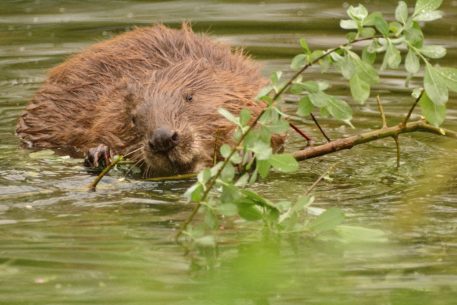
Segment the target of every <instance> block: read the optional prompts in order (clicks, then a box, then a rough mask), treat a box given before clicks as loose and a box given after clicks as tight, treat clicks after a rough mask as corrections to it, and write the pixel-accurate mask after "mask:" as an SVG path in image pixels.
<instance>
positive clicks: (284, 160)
mask: <svg viewBox="0 0 457 305" xmlns="http://www.w3.org/2000/svg"><path fill="white" fill-rule="evenodd" d="M268 162H270V164H271V166H273V167H274V168H275V169H277V170H279V171H281V172H285V173H291V172H295V171H297V170H298V162H297V160H295V158H294V157H293V156H292V155H290V154H274V155H272V156H271V157H270V159H268Z"/></svg>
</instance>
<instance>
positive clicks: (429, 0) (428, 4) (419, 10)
mask: <svg viewBox="0 0 457 305" xmlns="http://www.w3.org/2000/svg"><path fill="white" fill-rule="evenodd" d="M441 3H443V0H417V2H416V7H415V8H414V14H413V15H414V16H416V15H419V14H423V13H427V12H431V11H434V10H436V9H438V8H439V7H440V6H441Z"/></svg>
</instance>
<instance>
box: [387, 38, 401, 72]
mask: <svg viewBox="0 0 457 305" xmlns="http://www.w3.org/2000/svg"><path fill="white" fill-rule="evenodd" d="M384 60H385V63H386V64H387V66H389V67H390V68H392V69H396V68H398V67H399V66H400V63H401V53H400V51H399V50H398V49H397V48H396V47H395V46H394V44H393V43H392V42H391V41H390V40H389V42H388V46H387V51H386V55H385V57H384Z"/></svg>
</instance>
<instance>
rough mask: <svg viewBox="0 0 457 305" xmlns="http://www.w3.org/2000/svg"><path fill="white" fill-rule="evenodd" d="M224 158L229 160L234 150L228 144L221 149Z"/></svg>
mask: <svg viewBox="0 0 457 305" xmlns="http://www.w3.org/2000/svg"><path fill="white" fill-rule="evenodd" d="M220 152H221V155H222V157H224V158H227V157H228V156H229V155H230V153H231V152H232V148H231V147H230V145H228V144H223V145H222V146H221V148H220Z"/></svg>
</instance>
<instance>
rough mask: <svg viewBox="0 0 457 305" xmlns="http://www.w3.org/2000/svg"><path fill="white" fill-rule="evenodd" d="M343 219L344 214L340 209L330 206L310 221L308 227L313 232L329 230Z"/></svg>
mask: <svg viewBox="0 0 457 305" xmlns="http://www.w3.org/2000/svg"><path fill="white" fill-rule="evenodd" d="M343 220H344V214H343V212H342V211H341V210H340V209H338V208H330V209H328V210H326V211H325V212H324V213H322V214H321V215H319V216H318V217H317V218H316V219H314V221H312V222H310V223H309V225H308V228H309V229H310V230H311V231H313V232H315V233H321V232H325V231H330V230H334V229H335V228H336V227H337V226H338V225H340V224H341V223H342V222H343Z"/></svg>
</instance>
